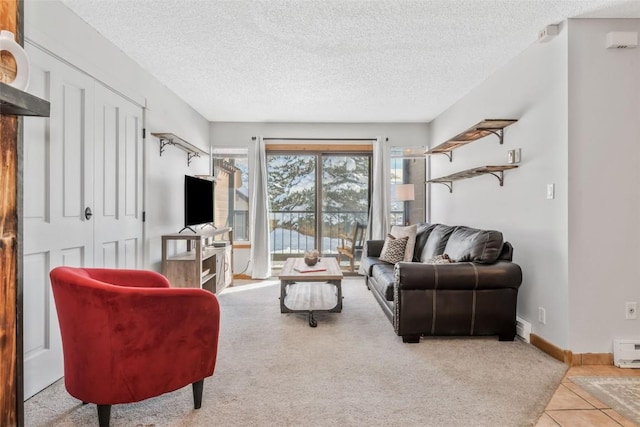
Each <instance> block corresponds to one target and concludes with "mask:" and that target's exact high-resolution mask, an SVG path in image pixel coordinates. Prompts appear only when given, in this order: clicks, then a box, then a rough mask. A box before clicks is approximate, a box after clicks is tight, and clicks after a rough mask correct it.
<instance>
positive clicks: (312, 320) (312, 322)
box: [309, 311, 318, 328]
mask: <svg viewBox="0 0 640 427" xmlns="http://www.w3.org/2000/svg"><path fill="white" fill-rule="evenodd" d="M309 326H311V327H312V328H315V327H316V326H318V321H317V320H316V318H315V317H314V316H313V311H310V312H309Z"/></svg>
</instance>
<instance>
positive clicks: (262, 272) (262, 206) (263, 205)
mask: <svg viewBox="0 0 640 427" xmlns="http://www.w3.org/2000/svg"><path fill="white" fill-rule="evenodd" d="M252 170H253V185H252V186H251V188H252V193H251V203H250V204H249V221H250V224H251V225H252V229H251V239H250V240H251V255H250V260H251V263H252V264H253V266H252V268H251V278H252V279H266V278H268V277H270V276H271V254H270V253H269V251H270V247H271V245H270V242H269V198H268V197H269V195H268V193H267V156H266V150H265V146H264V140H263V139H262V137H258V138H257V140H256V146H255V148H254V150H253V168H252Z"/></svg>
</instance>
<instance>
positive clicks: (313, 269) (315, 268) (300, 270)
mask: <svg viewBox="0 0 640 427" xmlns="http://www.w3.org/2000/svg"><path fill="white" fill-rule="evenodd" d="M293 269H294V270H295V271H297V272H298V273H313V272H316V271H327V269H326V268H324V267H321V266H317V265H314V266H311V267H309V266H304V267H293Z"/></svg>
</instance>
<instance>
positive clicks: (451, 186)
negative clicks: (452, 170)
mask: <svg viewBox="0 0 640 427" xmlns="http://www.w3.org/2000/svg"><path fill="white" fill-rule="evenodd" d="M429 184H442V185H444V186H445V187H447V188H448V189H449V193H453V181H431V182H430V183H429Z"/></svg>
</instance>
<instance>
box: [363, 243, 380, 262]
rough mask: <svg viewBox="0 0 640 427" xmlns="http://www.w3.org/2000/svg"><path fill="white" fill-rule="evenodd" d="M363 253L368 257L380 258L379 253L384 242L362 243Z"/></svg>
mask: <svg viewBox="0 0 640 427" xmlns="http://www.w3.org/2000/svg"><path fill="white" fill-rule="evenodd" d="M364 246H365V253H366V254H367V256H368V257H374V258H377V257H379V256H380V252H382V247H383V246H384V240H367V241H366V242H364Z"/></svg>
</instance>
